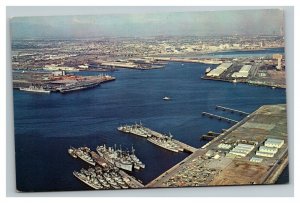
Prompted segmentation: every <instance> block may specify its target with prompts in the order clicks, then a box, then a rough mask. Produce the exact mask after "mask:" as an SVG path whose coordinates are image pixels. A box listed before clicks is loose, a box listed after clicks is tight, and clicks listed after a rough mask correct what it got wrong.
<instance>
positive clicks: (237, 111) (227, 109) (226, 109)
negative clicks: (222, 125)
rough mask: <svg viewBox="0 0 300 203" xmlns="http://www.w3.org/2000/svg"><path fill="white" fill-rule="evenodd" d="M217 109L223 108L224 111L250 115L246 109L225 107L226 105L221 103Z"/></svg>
mask: <svg viewBox="0 0 300 203" xmlns="http://www.w3.org/2000/svg"><path fill="white" fill-rule="evenodd" d="M216 109H221V110H222V111H229V112H232V113H239V114H244V115H249V113H247V112H245V111H240V110H236V109H232V108H228V107H224V106H220V105H217V106H216Z"/></svg>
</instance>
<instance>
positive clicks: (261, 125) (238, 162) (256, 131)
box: [146, 104, 288, 187]
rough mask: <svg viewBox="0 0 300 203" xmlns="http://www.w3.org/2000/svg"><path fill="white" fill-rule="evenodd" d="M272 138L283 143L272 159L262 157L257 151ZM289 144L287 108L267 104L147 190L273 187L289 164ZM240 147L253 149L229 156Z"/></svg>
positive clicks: (171, 170)
mask: <svg viewBox="0 0 300 203" xmlns="http://www.w3.org/2000/svg"><path fill="white" fill-rule="evenodd" d="M270 138H272V139H278V140H281V141H283V143H284V144H283V145H282V146H280V147H278V148H277V150H278V151H277V152H276V153H275V154H274V155H273V157H266V156H259V155H258V154H257V152H258V150H260V147H261V146H264V145H265V142H266V140H267V139H270ZM287 141H288V140H287V115H286V105H282V104H280V105H265V106H262V107H260V108H259V109H258V110H256V111H255V112H253V113H251V114H249V115H248V116H246V117H245V118H244V119H243V120H242V121H240V122H238V123H237V124H235V125H234V126H232V127H231V128H229V129H228V130H227V131H225V132H223V133H221V134H220V135H219V136H218V137H216V138H215V139H214V140H212V141H211V142H209V144H207V145H205V146H203V147H202V148H201V149H198V150H196V151H195V152H194V153H192V154H191V155H190V156H188V157H187V158H185V159H184V160H183V161H181V162H179V163H178V164H176V165H175V166H173V167H172V168H170V169H169V170H168V171H166V172H164V173H163V174H161V175H160V176H158V177H157V178H156V179H154V180H153V181H151V182H150V183H148V184H147V185H146V187H183V186H209V185H210V186H216V185H251V184H272V183H275V182H276V180H277V178H278V176H279V175H280V174H281V173H282V170H283V169H284V168H285V167H286V165H287V164H288V154H287V151H288V150H287V148H288V144H287ZM238 144H241V145H246V146H251V150H250V151H249V152H248V153H247V154H244V155H243V156H229V155H232V154H230V153H229V152H232V151H233V148H234V147H236V146H237V145H238ZM224 146H225V147H226V146H230V147H229V148H228V149H225V148H224ZM253 160H255V161H253ZM257 160H260V161H257Z"/></svg>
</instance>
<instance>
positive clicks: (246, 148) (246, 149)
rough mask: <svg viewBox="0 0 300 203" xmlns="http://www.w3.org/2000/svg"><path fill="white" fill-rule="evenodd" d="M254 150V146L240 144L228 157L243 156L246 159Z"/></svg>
mask: <svg viewBox="0 0 300 203" xmlns="http://www.w3.org/2000/svg"><path fill="white" fill-rule="evenodd" d="M253 149H254V145H249V144H238V145H237V146H236V147H234V148H233V149H232V150H231V151H230V152H229V153H228V154H227V155H228V157H235V156H241V157H245V156H247V154H249V153H250V152H251V151H252V150H253Z"/></svg>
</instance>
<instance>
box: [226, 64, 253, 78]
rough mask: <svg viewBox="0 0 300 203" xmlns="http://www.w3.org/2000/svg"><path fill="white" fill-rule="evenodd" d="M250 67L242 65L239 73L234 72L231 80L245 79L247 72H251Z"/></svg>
mask: <svg viewBox="0 0 300 203" xmlns="http://www.w3.org/2000/svg"><path fill="white" fill-rule="evenodd" d="M251 67H252V66H251V65H244V66H243V67H242V68H241V69H240V70H239V72H234V73H233V74H232V75H231V77H233V78H247V77H248V75H249V71H250V70H251Z"/></svg>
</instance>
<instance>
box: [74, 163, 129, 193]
mask: <svg viewBox="0 0 300 203" xmlns="http://www.w3.org/2000/svg"><path fill="white" fill-rule="evenodd" d="M73 175H74V176H75V177H76V178H78V179H79V180H80V181H82V182H83V183H85V184H87V185H88V186H90V187H92V188H94V189H96V190H98V189H127V188H130V187H131V186H130V183H129V182H128V180H127V178H126V177H124V176H123V175H121V173H120V171H119V170H118V169H116V168H111V169H109V170H104V169H102V168H101V167H99V166H98V167H95V168H89V169H88V170H86V169H81V170H80V172H77V171H74V172H73Z"/></svg>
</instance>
